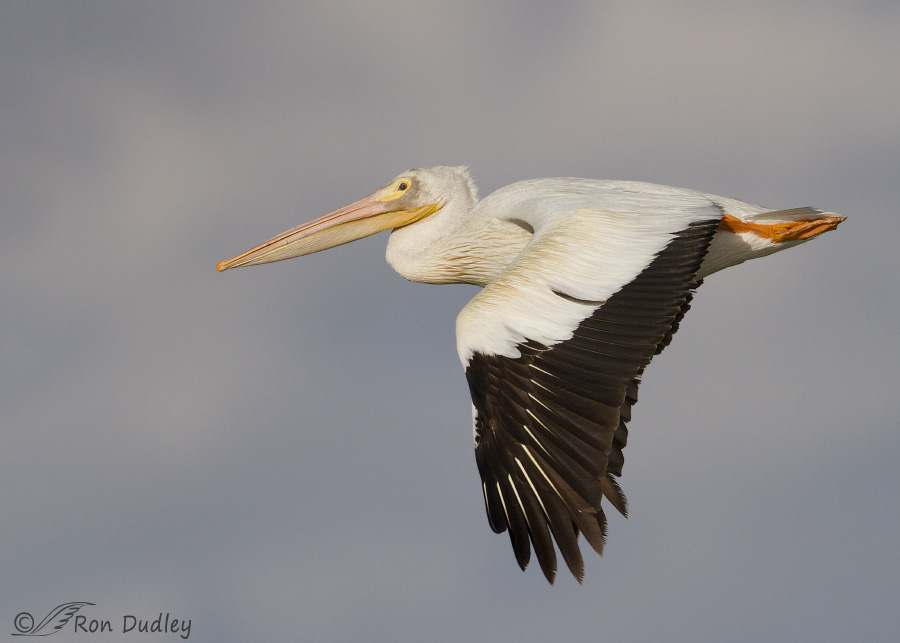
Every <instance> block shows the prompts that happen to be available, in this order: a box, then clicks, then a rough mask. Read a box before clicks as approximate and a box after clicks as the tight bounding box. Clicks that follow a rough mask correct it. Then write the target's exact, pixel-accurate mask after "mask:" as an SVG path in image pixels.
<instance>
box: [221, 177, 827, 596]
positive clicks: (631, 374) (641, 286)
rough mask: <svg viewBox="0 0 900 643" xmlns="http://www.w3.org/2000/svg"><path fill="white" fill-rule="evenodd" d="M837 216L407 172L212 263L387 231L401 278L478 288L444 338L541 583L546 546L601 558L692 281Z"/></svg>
mask: <svg viewBox="0 0 900 643" xmlns="http://www.w3.org/2000/svg"><path fill="white" fill-rule="evenodd" d="M843 220H844V217H840V216H837V215H834V214H831V213H826V212H822V211H820V210H816V209H813V208H809V207H803V208H794V209H790V210H777V211H772V210H768V209H766V208H761V207H758V206H755V205H750V204H748V203H743V202H741V201H736V200H734V199H727V198H722V197H718V196H713V195H711V194H704V193H702V192H696V191H694V190H687V189H679V188H672V187H666V186H662V185H653V184H649V183H638V182H632V181H596V180H588V179H576V178H556V179H535V180H530V181H521V182H518V183H513V184H512V185H508V186H506V187H504V188H502V189H500V190H497V191H496V192H494V193H493V194H491V195H489V196H487V197H485V198H484V199H482V200H480V201H479V200H478V196H477V191H476V188H475V184H474V183H473V181H472V179H471V177H470V176H469V173H468V171H467V169H466V168H465V167H448V166H443V167H433V168H428V169H414V170H409V171H408V172H403V173H402V174H400V175H399V176H398V177H397V178H395V179H394V180H393V181H391V182H390V183H389V184H388V185H387V186H385V187H383V188H379V189H378V190H376V191H375V192H374V193H373V194H371V195H370V196H367V197H366V198H364V199H362V200H360V201H357V202H355V203H352V204H350V205H348V206H345V207H343V208H341V209H339V210H335V211H334V212H332V213H330V214H326V215H325V216H323V217H320V218H318V219H315V220H313V221H310V222H309V223H304V224H303V225H300V226H298V227H296V228H293V229H291V230H288V231H286V232H284V233H282V234H280V235H278V236H276V237H274V238H273V239H270V240H269V241H266V242H265V243H263V244H261V245H259V246H257V247H255V248H253V249H252V250H248V251H247V252H245V253H243V254H241V255H238V256H237V257H235V258H233V259H228V260H227V261H222V262H221V263H220V264H219V265H218V270H220V271H222V270H227V269H228V268H236V267H238V266H252V265H256V264H262V263H269V262H272V261H280V260H282V259H290V258H292V257H299V256H302V255H307V254H310V253H313V252H318V251H319V250H325V249H327V248H333V247H334V246H338V245H341V244H344V243H349V242H350V241H355V240H356V239H361V238H363V237H367V236H369V235H372V234H375V233H376V232H381V231H383V230H389V229H390V230H393V232H392V233H391V235H390V238H389V240H388V244H387V261H388V263H389V264H390V265H391V266H392V267H393V268H394V269H395V270H396V271H397V272H398V273H400V274H401V275H402V276H403V277H405V278H406V279H409V280H411V281H419V282H425V283H433V284H449V283H468V284H475V285H478V286H481V287H482V288H483V289H482V290H481V291H480V292H479V293H478V294H477V295H476V296H475V297H474V298H473V299H472V301H470V302H469V303H468V304H467V305H466V306H465V307H464V308H463V309H462V311H461V312H460V313H459V316H458V317H457V319H456V341H457V349H458V351H459V358H460V360H461V361H462V365H463V368H464V369H465V372H466V378H467V379H468V383H469V391H470V392H471V395H472V420H473V433H474V440H475V460H476V463H477V465H478V473H479V474H480V475H481V489H482V492H483V495H484V504H485V507H486V509H487V518H488V522H489V523H490V526H491V529H493V530H494V532H496V533H502V532H504V531H508V532H509V538H510V541H511V542H512V548H513V551H514V553H515V557H516V561H517V562H518V564H519V566H520V567H521V568H522V569H523V570H524V569H525V566H526V565H527V564H528V562H529V559H530V558H531V548H532V547H533V548H534V551H535V555H536V556H537V560H538V563H539V565H540V567H541V570H542V571H543V573H544V576H546V578H547V580H548V581H550V582H551V583H552V582H553V579H554V577H555V574H556V566H557V559H556V550H555V549H554V541H555V542H556V547H557V548H558V549H559V552H560V554H561V555H562V558H563V560H564V561H565V563H566V565H567V566H568V568H569V570H570V571H571V572H572V574H573V575H574V576H575V578H576V579H578V581H579V582H581V580H582V577H583V575H584V563H583V560H582V556H581V551H580V549H579V545H578V535H579V534H583V535H584V538H585V540H586V541H587V542H588V543H589V544H590V546H591V547H592V548H593V549H594V550H595V551H596V552H597V553H599V554H601V555H602V553H603V545H604V542H605V539H606V516H605V515H604V511H603V506H602V501H603V498H606V500H607V501H608V502H609V503H610V504H611V505H612V506H613V507H615V508H616V509H617V510H618V511H619V512H620V513H621V514H622V515H626V513H627V505H626V501H625V496H624V494H623V493H622V490H621V489H620V487H619V484H618V482H617V480H616V479H617V478H618V477H619V476H621V474H622V465H623V463H624V459H623V456H622V450H623V449H624V448H625V443H626V440H627V438H628V428H627V423H628V422H629V421H630V420H631V407H632V406H633V405H634V404H635V403H636V402H637V389H638V384H639V382H640V379H641V375H642V374H643V372H644V368H645V367H646V366H647V364H648V363H649V362H650V360H651V359H652V358H653V356H654V355H657V354H659V353H660V352H661V351H662V350H663V349H664V348H665V347H666V346H667V345H668V344H669V342H670V341H671V340H672V335H673V334H674V333H675V331H676V330H677V329H678V324H679V323H680V322H681V320H682V317H683V316H684V314H685V312H687V310H688V308H689V304H690V301H691V297H692V295H693V293H694V291H695V290H696V289H697V287H698V286H699V285H700V284H701V282H702V280H703V279H704V278H705V277H706V276H707V275H710V274H712V273H714V272H717V271H719V270H722V269H723V268H727V267H729V266H733V265H736V264H739V263H741V262H743V261H746V260H748V259H753V258H755V257H762V256H765V255H768V254H771V253H773V252H777V251H778V250H782V249H785V248H791V247H793V246H796V245H798V244H800V243H803V242H805V241H808V240H809V239H812V238H814V237H816V236H818V235H820V234H822V233H823V232H826V231H828V230H834V229H835V228H836V227H837V225H838V224H839V223H840V222H841V221H843Z"/></svg>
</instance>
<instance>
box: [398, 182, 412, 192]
mask: <svg viewBox="0 0 900 643" xmlns="http://www.w3.org/2000/svg"><path fill="white" fill-rule="evenodd" d="M408 189H409V183H407V182H406V181H401V182H400V185H398V186H397V190H398V191H399V192H406V190H408Z"/></svg>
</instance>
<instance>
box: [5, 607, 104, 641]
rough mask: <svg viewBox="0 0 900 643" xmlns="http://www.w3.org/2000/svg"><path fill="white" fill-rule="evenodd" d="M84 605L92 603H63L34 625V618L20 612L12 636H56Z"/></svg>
mask: <svg viewBox="0 0 900 643" xmlns="http://www.w3.org/2000/svg"><path fill="white" fill-rule="evenodd" d="M85 605H93V603H63V604H62V605H58V606H57V607H55V608H53V609H52V610H50V613H49V614H47V616H45V617H44V620H43V621H41V622H40V623H38V624H37V625H35V624H34V617H33V616H32V615H31V614H29V613H28V612H20V613H19V614H17V615H16V620H15V621H14V625H15V626H16V630H17V631H16V632H13V633H12V635H13V636H50V635H51V634H56V633H57V632H59V631H60V630H61V629H62V627H63V626H64V625H65V624H66V623H68V622H69V619H70V618H72V616H73V615H74V614H75V612H77V611H78V610H80V609H81V608H82V607H84V606H85Z"/></svg>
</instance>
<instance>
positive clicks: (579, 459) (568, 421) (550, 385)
mask: <svg viewBox="0 0 900 643" xmlns="http://www.w3.org/2000/svg"><path fill="white" fill-rule="evenodd" d="M538 183H539V182H535V184H538ZM519 185H520V186H521V184H519ZM632 185H634V184H632ZM511 187H512V186H511ZM554 187H555V186H554V185H553V184H545V185H535V188H536V189H535V190H534V191H533V192H532V193H530V194H529V192H528V190H522V189H521V187H520V188H519V189H518V190H516V192H515V194H516V196H515V197H514V198H508V199H505V198H503V194H502V193H503V191H500V192H498V193H495V195H492V196H491V197H488V199H485V201H483V202H482V204H483V205H484V206H485V210H484V212H483V215H488V216H496V217H497V218H501V219H505V220H507V221H515V222H518V223H519V224H520V225H523V226H527V227H530V228H532V229H533V230H534V235H533V237H532V239H531V241H530V242H529V243H528V245H527V246H526V247H525V248H524V250H523V251H522V252H521V253H520V254H519V256H518V257H517V258H516V260H515V261H514V262H513V263H512V264H511V265H510V266H509V267H508V268H507V269H506V270H505V271H504V272H503V273H501V275H500V276H499V277H498V278H497V279H496V280H495V281H494V282H492V283H490V284H489V285H488V286H487V287H486V288H484V290H482V291H481V292H480V293H479V294H478V295H477V296H475V298H473V299H472V301H471V302H469V304H467V305H466V306H465V308H463V310H462V312H460V314H459V317H458V318H457V324H456V330H457V348H458V350H459V354H460V359H461V360H462V363H463V366H464V367H465V369H466V377H467V379H468V382H469V389H470V393H471V395H472V402H473V406H474V414H473V417H474V432H475V455H476V462H477V464H478V471H479V474H480V475H481V479H482V490H483V493H484V501H485V507H486V510H487V515H488V521H489V523H490V525H491V528H492V529H493V530H494V531H495V532H497V533H501V532H503V531H507V530H508V531H509V535H510V540H511V542H512V547H513V550H514V552H515V555H516V560H517V561H518V563H519V565H520V567H521V568H522V569H525V566H526V565H527V564H528V562H529V559H530V556H531V546H533V547H534V550H535V554H536V556H537V558H538V562H539V564H540V566H541V569H542V570H543V572H544V575H545V576H546V577H547V579H548V580H549V581H550V582H553V579H554V576H555V572H556V553H555V550H554V547H553V541H554V540H555V541H556V544H557V547H558V548H559V550H560V553H561V554H562V556H563V559H564V560H565V562H566V564H567V566H568V568H569V569H570V571H571V572H572V574H573V575H574V576H575V577H576V578H577V579H578V580H579V582H580V581H581V578H582V576H583V573H584V571H583V570H584V565H583V561H582V558H581V552H580V550H579V547H578V542H577V536H578V534H579V533H583V534H584V536H585V538H586V540H587V541H588V542H589V543H590V545H591V546H592V547H593V548H594V549H595V550H596V551H597V552H598V553H601V554H602V550H603V543H604V540H605V534H606V517H605V515H604V513H603V509H602V508H601V506H600V503H601V499H602V497H603V496H604V495H605V496H606V497H607V498H608V499H609V500H610V501H611V502H612V504H613V505H614V506H615V507H616V508H617V509H618V510H619V511H621V512H622V513H623V514H624V513H625V511H626V504H625V498H624V495H623V494H622V492H621V490H620V489H619V487H618V484H617V483H616V481H615V478H614V476H618V475H621V467H622V463H623V459H622V448H623V447H624V446H625V440H626V438H627V429H626V427H625V422H627V421H628V420H629V419H630V408H631V405H632V404H634V403H635V402H636V401H637V385H638V381H639V377H640V374H641V373H642V372H643V369H644V367H645V366H646V365H647V364H648V363H649V361H650V359H651V358H652V357H653V355H654V354H656V353H658V352H659V351H661V350H662V348H664V347H665V346H666V345H667V344H668V342H669V341H670V340H671V335H672V333H674V331H675V330H676V329H677V323H678V321H680V319H681V316H683V314H684V312H685V311H686V310H687V307H688V304H689V301H690V297H691V294H692V290H693V289H694V288H696V287H697V285H698V280H697V279H696V273H697V270H698V268H699V266H700V263H701V262H702V260H703V257H704V256H705V255H706V252H707V248H708V247H709V243H710V240H711V239H712V236H713V234H715V232H716V229H717V227H718V225H719V222H720V220H721V217H722V211H721V209H720V208H719V207H718V206H717V205H715V204H714V203H712V202H711V201H710V200H709V199H707V198H705V195H700V194H699V193H680V194H677V195H674V196H673V195H672V194H665V193H663V194H647V193H643V192H631V191H628V190H604V191H603V192H602V193H600V194H598V193H597V191H596V190H594V191H589V190H585V193H584V194H578V193H576V194H575V195H574V196H573V194H572V186H571V185H568V184H567V185H566V186H565V191H561V190H555V189H554ZM495 197H496V198H495ZM492 199H493V201H492ZM495 213H496V214H495ZM529 541H530V542H529Z"/></svg>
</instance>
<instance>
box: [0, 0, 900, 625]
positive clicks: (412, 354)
mask: <svg viewBox="0 0 900 643" xmlns="http://www.w3.org/2000/svg"><path fill="white" fill-rule="evenodd" d="M0 60H2V62H0V203H2V210H0V223H2V234H0V302H2V303H0V429H2V430H0V441H2V442H0V515H2V516H3V520H2V522H0V552H2V555H0V579H2V582H0V606H2V609H0V636H3V635H4V633H11V632H12V631H14V630H13V619H14V617H15V615H16V614H17V613H19V612H21V611H28V612H31V613H32V614H33V615H34V616H35V617H36V618H38V619H39V618H40V617H41V616H43V614H45V613H46V612H47V611H49V610H50V608H52V607H54V606H55V605H57V604H60V603H63V602H67V601H90V602H93V603H96V606H95V607H93V608H85V611H84V612H82V613H84V614H87V615H88V616H89V617H90V618H108V619H111V620H113V622H114V624H116V626H117V627H118V626H119V622H120V620H121V616H122V615H123V614H136V615H138V616H141V617H143V618H147V617H149V618H155V617H156V616H157V614H158V613H159V612H170V613H171V614H172V616H173V617H176V618H191V619H192V621H193V624H192V633H191V640H202V641H239V640H241V641H246V640H273V641H274V640H307V641H351V640H355V641H392V642H397V641H423V640H429V641H459V640H491V639H493V640H518V641H545V640H560V639H563V638H565V639H567V640H616V641H652V640H665V641H670V642H673V643H674V642H680V641H698V640H708V641H716V640H718V641H722V640H728V641H738V642H740V641H754V642H755V641H759V640H768V641H801V640H809V641H817V642H824V641H846V640H860V641H870V642H877V641H889V640H890V641H893V640H896V639H895V637H896V632H897V631H900V615H898V611H897V605H898V601H900V554H898V544H900V543H898V533H900V511H898V509H897V504H896V495H897V493H896V490H897V488H898V487H900V472H898V468H897V466H896V463H897V461H898V459H900V431H898V428H900V402H898V397H900V395H898V381H900V365H898V357H900V335H898V332H897V323H898V319H900V255H898V252H897V249H898V246H900V231H898V225H897V221H898V217H900V212H898V198H897V195H898V191H900V187H898V186H900V74H898V64H900V5H898V4H897V3H896V2H894V1H892V0H884V1H881V2H878V1H867V2H861V1H859V0H853V1H847V2H793V3H785V2H774V1H773V2H757V3H752V4H751V3H727V2H726V3H723V2H712V1H695V2H689V3H683V4H681V5H680V6H676V4H675V3H667V2H648V3H643V2H602V3H598V2H594V1H584V2H572V3H550V2H538V1H537V0H532V1H530V2H512V1H507V2H493V3H484V2H480V1H476V0H454V1H453V2H439V3H428V2H379V3H374V2H362V1H359V2H333V1H330V0H329V1H322V2H312V1H302V2H266V3H253V4H252V5H250V4H247V5H239V4H236V3H221V2H217V3H212V2H207V3H203V2H198V3H192V4H191V5H190V6H181V5H176V4H167V5H165V6H164V5H163V4H162V3H122V2H79V3H72V2H56V3H54V2H28V3H25V2H22V3H4V5H3V6H2V8H0ZM437 164H468V165H469V166H470V168H471V170H472V172H473V174H474V175H475V177H476V178H477V180H478V182H479V185H480V188H481V191H482V193H483V194H487V193H489V192H491V191H493V190H494V189H496V188H499V187H501V186H503V185H505V184H507V183H510V182H512V181H515V180H518V179H523V178H532V177H543V176H586V177H594V178H622V179H638V180H645V181H653V182H658V183H665V184H672V185H679V186H684V187H692V188H697V189H701V190H704V191H708V192H713V193H717V194H722V195H725V196H731V197H736V198H740V199H744V200H747V201H750V202H755V203H760V204H763V205H767V206H770V207H772V208H787V207H794V206H801V205H814V206H818V207H822V208H824V209H828V210H832V211H836V212H840V213H842V214H844V215H846V216H848V221H847V222H846V223H845V224H844V225H843V226H842V227H841V228H840V230H838V231H837V232H834V233H830V234H828V235H826V236H825V237H823V238H821V239H819V240H817V241H815V242H814V243H811V244H807V245H805V246H802V247H800V248H797V249H795V250H792V251H790V252H785V253H782V254H780V255H776V256H774V257H770V258H767V259H764V260H762V261H758V262H755V263H751V264H747V265H744V266H740V267H738V268H735V269H732V270H729V271H727V272H726V273H723V274H720V275H716V276H715V277H713V278H710V279H709V280H708V281H707V283H706V285H705V286H704V287H703V289H702V290H701V291H700V293H699V295H698V297H697V298H696V299H695V302H696V303H695V305H694V307H693V309H692V311H691V313H690V315H689V317H688V319H687V320H686V322H685V323H684V324H683V325H682V329H681V330H680V332H679V333H678V336H677V337H676V340H675V342H674V344H673V345H672V346H671V347H670V348H669V349H668V350H667V351H666V353H665V354H664V355H662V356H661V357H660V358H658V359H657V360H655V362H654V364H653V365H652V367H651V368H650V369H649V371H648V374H647V376H646V378H645V381H644V384H643V385H642V390H641V403H640V404H639V405H638V406H637V407H636V409H635V415H634V421H633V422H632V425H631V426H632V434H631V441H630V442H629V446H628V449H627V451H626V466H625V475H624V477H623V479H622V484H623V487H624V489H625V491H626V493H627V494H628V498H629V500H630V503H631V517H630V518H629V519H628V520H627V521H626V520H624V519H621V518H617V517H616V516H613V517H611V525H610V534H609V536H610V537H609V542H608V546H607V550H606V551H607V553H606V555H605V557H604V558H603V559H600V558H599V557H595V556H590V555H589V556H588V558H587V560H586V563H587V564H586V568H587V575H586V579H585V583H584V586H579V585H578V584H577V583H576V582H575V581H574V580H572V579H571V578H570V577H567V576H566V574H565V573H563V574H561V575H560V577H559V579H558V581H557V584H556V586H555V587H550V586H548V585H547V583H546V582H545V581H544V579H543V577H542V575H541V574H540V571H539V570H538V569H537V567H536V564H535V566H534V567H533V568H532V567H530V568H529V569H528V571H527V572H526V573H525V574H523V573H522V572H520V571H519V569H518V567H517V566H516V564H515V561H514V558H513V555H512V551H511V549H510V547H509V542H508V539H507V537H506V536H505V535H504V536H495V535H493V534H492V533H491V531H490V529H489V528H488V525H487V521H486V518H485V516H484V509H483V506H482V500H481V493H480V487H479V480H478V475H477V472H476V469H475V463H474V457H473V454H472V448H471V427H470V409H469V400H468V393H467V387H466V384H465V378H464V377H463V374H462V370H461V368H460V365H459V363H458V358H457V356H456V350H455V339H454V335H453V329H454V320H455V316H456V314H457V312H458V311H459V309H460V308H461V307H462V306H463V305H464V304H465V302H466V301H467V300H468V299H469V298H471V297H472V296H473V294H474V293H475V289H474V288H472V287H468V286H444V287H435V286H424V285H419V284H410V283H407V282H405V281H404V280H403V279H402V278H400V277H399V276H397V275H396V274H394V273H393V272H392V271H391V269H390V268H389V267H388V266H387V264H386V263H385V262H384V260H383V252H384V245H385V241H386V237H385V236H384V235H382V236H378V237H375V238H372V239H367V240H364V241H360V242H358V243H355V244H352V245H349V246H344V247H342V248H338V249H335V250H332V251H329V252H326V253H321V254H318V255H314V256H310V257H305V258H303V259H297V260H294V261H289V262H282V263H279V264H274V265H269V266H264V267H259V268H253V269H242V270H235V271H229V272H228V273H225V274H217V273H216V272H215V265H216V263H217V262H218V261H219V260H221V259H224V258H228V257H231V256H233V255H235V254H237V253H239V252H242V251H244V250H246V249H247V248H249V247H251V246H253V245H256V244H257V243H258V242H260V241H262V240H265V239H267V238H269V237H270V236H272V235H274V234H276V233H278V232H280V231H282V230H283V229H285V228H288V227H291V226H294V225H296V224H298V223H301V222H303V221H306V220H308V219H311V218H313V217H315V216H318V215H320V214H323V213H325V212H327V211H330V210H332V209H334V208H336V207H338V206H341V205H343V204H345V203H347V202H350V201H352V200H355V199H357V198H360V197H361V196H364V195H366V194H368V193H369V192H371V191H372V189H374V188H375V187H378V186H380V185H383V184H385V183H386V182H387V181H388V180H390V179H391V178H392V177H393V176H394V175H396V174H397V173H398V172H400V171H402V170H405V169H407V168H409V167H417V166H429V165H437ZM88 610H90V611H88ZM69 627H71V624H70V626H69ZM73 636H74V634H73V633H72V632H71V631H70V630H66V631H64V632H61V633H59V634H57V635H56V638H55V639H54V640H57V641H58V640H63V637H69V638H70V639H71V638H72V637H73ZM81 638H84V636H83V635H82V636H81ZM169 638H171V639H173V640H174V637H171V636H170V637H169ZM76 640H81V639H76Z"/></svg>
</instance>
